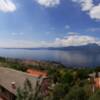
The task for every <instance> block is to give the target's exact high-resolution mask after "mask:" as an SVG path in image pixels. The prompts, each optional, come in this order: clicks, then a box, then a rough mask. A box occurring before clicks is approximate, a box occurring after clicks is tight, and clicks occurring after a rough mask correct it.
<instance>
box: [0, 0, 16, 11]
mask: <svg viewBox="0 0 100 100" xmlns="http://www.w3.org/2000/svg"><path fill="white" fill-rule="evenodd" d="M0 11H2V12H5V13H6V12H14V11H16V5H15V4H14V3H13V2H12V0H0Z"/></svg>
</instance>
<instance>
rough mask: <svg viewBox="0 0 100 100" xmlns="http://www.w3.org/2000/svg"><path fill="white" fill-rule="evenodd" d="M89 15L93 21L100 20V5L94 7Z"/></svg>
mask: <svg viewBox="0 0 100 100" xmlns="http://www.w3.org/2000/svg"><path fill="white" fill-rule="evenodd" d="M89 15H90V17H91V18H93V19H99V20H100V4H99V5H97V6H94V7H93V8H92V9H91V10H90V12H89Z"/></svg>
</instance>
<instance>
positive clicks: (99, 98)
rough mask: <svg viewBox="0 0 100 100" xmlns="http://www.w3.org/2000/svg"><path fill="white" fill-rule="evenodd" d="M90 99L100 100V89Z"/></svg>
mask: <svg viewBox="0 0 100 100" xmlns="http://www.w3.org/2000/svg"><path fill="white" fill-rule="evenodd" d="M89 100H100V90H98V91H97V92H95V93H94V94H93V95H92V96H91V97H90V99H89Z"/></svg>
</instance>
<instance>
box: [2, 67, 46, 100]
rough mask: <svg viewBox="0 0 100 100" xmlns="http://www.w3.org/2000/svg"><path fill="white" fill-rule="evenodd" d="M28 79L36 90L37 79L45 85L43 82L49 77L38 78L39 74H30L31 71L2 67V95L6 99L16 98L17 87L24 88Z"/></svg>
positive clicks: (13, 99)
mask: <svg viewBox="0 0 100 100" xmlns="http://www.w3.org/2000/svg"><path fill="white" fill-rule="evenodd" d="M26 79H28V80H29V81H30V82H31V84H32V87H33V89H34V91H35V87H36V85H37V81H39V82H40V84H41V85H43V84H44V83H43V82H45V80H46V79H47V78H43V77H41V78H38V77H37V76H33V75H30V74H29V73H24V72H21V71H17V70H13V69H10V68H4V67H0V97H2V98H3V99H4V100H15V98H16V93H17V89H18V88H19V87H21V88H23V85H24V82H25V80H26ZM43 80H44V81H43ZM47 80H48V79H47ZM41 87H42V86H41Z"/></svg>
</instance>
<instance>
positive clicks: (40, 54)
mask: <svg viewBox="0 0 100 100" xmlns="http://www.w3.org/2000/svg"><path fill="white" fill-rule="evenodd" d="M0 56H2V57H8V58H19V59H33V60H47V61H48V60H49V61H57V62H60V63H62V64H64V65H65V66H68V67H69V66H70V67H83V66H86V67H92V66H100V54H97V53H96V54H94V53H93V54H91V53H89V52H88V53H82V52H78V51H61V50H25V49H0Z"/></svg>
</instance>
